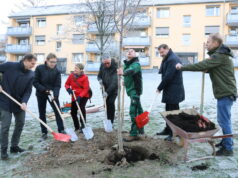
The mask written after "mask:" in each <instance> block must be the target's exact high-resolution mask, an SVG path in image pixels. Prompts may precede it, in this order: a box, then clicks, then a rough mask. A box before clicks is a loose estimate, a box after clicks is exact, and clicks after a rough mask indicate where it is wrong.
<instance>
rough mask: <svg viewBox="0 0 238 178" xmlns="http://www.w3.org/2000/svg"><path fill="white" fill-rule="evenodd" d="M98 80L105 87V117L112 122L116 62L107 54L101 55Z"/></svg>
mask: <svg viewBox="0 0 238 178" xmlns="http://www.w3.org/2000/svg"><path fill="white" fill-rule="evenodd" d="M98 81H99V83H100V84H101V85H103V86H104V87H105V92H104V93H103V97H106V103H107V119H108V120H111V122H112V123H113V122H114V117H115V100H116V97H117V90H118V81H117V63H116V62H115V60H114V59H111V57H110V56H109V55H107V54H105V55H103V60H102V64H101V66H100V70H99V73H98Z"/></svg>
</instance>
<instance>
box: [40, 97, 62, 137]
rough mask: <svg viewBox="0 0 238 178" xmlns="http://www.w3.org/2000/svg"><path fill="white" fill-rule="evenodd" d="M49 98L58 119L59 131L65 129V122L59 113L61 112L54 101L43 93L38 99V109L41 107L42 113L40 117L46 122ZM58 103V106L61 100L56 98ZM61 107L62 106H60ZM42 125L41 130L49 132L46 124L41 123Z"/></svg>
mask: <svg viewBox="0 0 238 178" xmlns="http://www.w3.org/2000/svg"><path fill="white" fill-rule="evenodd" d="M47 100H48V102H49V103H50V105H51V107H52V109H53V111H54V113H55V118H56V119H55V120H56V123H57V126H58V132H61V131H63V130H64V124H63V121H62V119H61V118H60V115H59V112H58V111H57V109H56V107H55V105H54V103H53V102H52V101H51V100H50V99H49V98H48V96H47V95H42V96H37V101H38V109H39V114H40V119H41V120H42V121H43V122H44V123H46V117H45V114H46V104H47ZM55 101H56V103H57V105H58V106H60V105H59V100H58V99H55ZM59 108H60V107H59ZM40 126H41V132H42V133H45V134H47V133H48V131H47V129H46V127H45V126H43V125H42V124H40Z"/></svg>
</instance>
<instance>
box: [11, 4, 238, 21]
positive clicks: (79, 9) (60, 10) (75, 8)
mask: <svg viewBox="0 0 238 178" xmlns="http://www.w3.org/2000/svg"><path fill="white" fill-rule="evenodd" d="M235 1H236V2H237V0H142V1H141V5H142V6H153V5H154V6H160V5H176V4H201V3H222V2H235ZM87 9H88V8H87V7H86V5H85V4H80V3H77V4H62V5H51V6H39V7H32V8H28V9H25V10H23V11H20V12H15V13H12V14H10V15H9V18H17V17H31V16H48V15H63V14H79V13H86V12H87V11H88V10H87Z"/></svg>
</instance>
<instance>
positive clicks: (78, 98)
mask: <svg viewBox="0 0 238 178" xmlns="http://www.w3.org/2000/svg"><path fill="white" fill-rule="evenodd" d="M80 99H81V98H80V96H79V97H77V99H76V101H77V102H78V104H79V103H80Z"/></svg>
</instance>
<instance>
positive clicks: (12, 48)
mask: <svg viewBox="0 0 238 178" xmlns="http://www.w3.org/2000/svg"><path fill="white" fill-rule="evenodd" d="M5 52H6V53H12V54H25V53H29V52H31V45H13V44H8V45H7V46H6V49H5Z"/></svg>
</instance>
